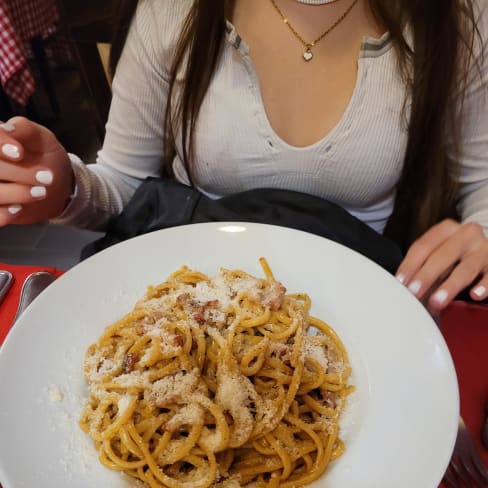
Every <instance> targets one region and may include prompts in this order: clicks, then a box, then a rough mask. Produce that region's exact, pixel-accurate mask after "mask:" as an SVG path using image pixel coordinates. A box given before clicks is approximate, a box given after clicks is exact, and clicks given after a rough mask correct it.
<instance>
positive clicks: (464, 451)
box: [442, 417, 488, 488]
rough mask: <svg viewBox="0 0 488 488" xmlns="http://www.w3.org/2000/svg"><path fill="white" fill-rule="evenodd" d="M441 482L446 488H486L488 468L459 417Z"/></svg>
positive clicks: (487, 484) (487, 485)
mask: <svg viewBox="0 0 488 488" xmlns="http://www.w3.org/2000/svg"><path fill="white" fill-rule="evenodd" d="M442 481H443V482H444V484H445V485H446V486H447V487H448V488H487V487H488V468H487V467H486V466H485V465H484V464H483V461H482V459H481V457H480V455H479V454H478V451H477V450H476V447H475V445H474V443H473V439H472V437H471V434H470V433H469V431H468V429H467V428H466V425H465V424H464V422H463V419H462V418H461V417H460V418H459V429H458V435H457V438H456V445H455V446H454V451H453V454H452V458H451V462H450V463H449V467H448V468H447V471H446V474H445V476H444V479H443V480H442Z"/></svg>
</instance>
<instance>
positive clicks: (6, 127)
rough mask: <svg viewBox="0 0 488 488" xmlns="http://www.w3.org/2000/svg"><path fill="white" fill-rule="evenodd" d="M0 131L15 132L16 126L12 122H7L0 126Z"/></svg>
mask: <svg viewBox="0 0 488 488" xmlns="http://www.w3.org/2000/svg"><path fill="white" fill-rule="evenodd" d="M0 129H3V130H4V131H5V132H13V131H14V130H15V125H14V124H12V123H10V122H5V123H3V124H0Z"/></svg>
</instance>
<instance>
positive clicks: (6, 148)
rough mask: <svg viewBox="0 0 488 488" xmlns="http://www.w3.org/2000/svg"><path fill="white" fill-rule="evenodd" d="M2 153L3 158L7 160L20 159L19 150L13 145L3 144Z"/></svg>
mask: <svg viewBox="0 0 488 488" xmlns="http://www.w3.org/2000/svg"><path fill="white" fill-rule="evenodd" d="M2 153H3V155H4V156H7V158H11V159H19V158H20V149H19V148H18V147H17V146H16V145H15V144H4V145H3V146H2Z"/></svg>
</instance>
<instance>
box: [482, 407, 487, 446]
mask: <svg viewBox="0 0 488 488" xmlns="http://www.w3.org/2000/svg"><path fill="white" fill-rule="evenodd" d="M481 442H482V443H483V446H485V449H488V400H486V403H485V420H484V421H483V425H482V426H481Z"/></svg>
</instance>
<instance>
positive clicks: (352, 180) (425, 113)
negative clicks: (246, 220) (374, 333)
mask: <svg viewBox="0 0 488 488" xmlns="http://www.w3.org/2000/svg"><path fill="white" fill-rule="evenodd" d="M130 3H131V4H132V6H135V4H134V2H130ZM129 6H130V5H129ZM487 40H488V8H487V7H486V2H484V1H482V0H477V1H474V0H473V1H471V0H428V1H426V0H395V1H394V0H234V1H226V0H194V1H193V0H177V1H176V0H140V1H139V5H138V6H137V12H136V13H135V16H134V18H133V21H132V23H131V27H130V30H129V33H128V36H127V41H126V43H125V47H124V49H123V52H122V55H121V57H120V61H119V63H118V66H117V70H116V75H115V78H114V82H113V102H112V107H111V111H110V117H109V121H108V125H107V135H106V139H105V142H104V145H103V148H102V150H101V152H100V154H99V158H98V164H96V165H88V166H85V165H83V164H82V163H81V162H80V161H79V160H77V158H76V157H74V156H68V155H67V154H66V151H65V150H64V149H63V148H62V147H61V146H60V144H59V143H58V142H57V141H56V139H55V138H54V136H53V135H52V134H51V133H50V132H49V131H47V130H46V129H44V128H42V127H39V126H37V125H34V124H32V123H30V122H29V121H27V120H25V119H14V120H12V121H9V123H7V124H4V125H3V126H2V127H3V130H1V131H0V148H1V149H0V150H1V152H2V153H3V154H2V161H0V180H2V181H3V182H2V183H1V184H0V206H1V208H0V225H6V224H9V223H27V222H36V221H40V220H46V219H53V220H54V221H56V222H63V223H71V224H75V225H80V226H86V227H91V228H103V226H104V224H105V223H106V222H107V220H108V219H109V218H110V217H111V216H113V215H116V214H118V213H120V211H121V210H122V209H123V207H124V205H125V204H126V203H127V201H128V199H129V198H130V196H131V195H132V194H133V192H134V191H135V189H136V188H137V186H138V185H139V184H140V182H141V181H142V179H144V178H145V177H146V176H157V175H159V174H160V173H161V171H162V167H163V166H164V167H165V168H169V169H170V170H171V171H172V173H173V174H174V176H175V177H176V179H177V180H179V181H181V182H184V183H187V184H190V183H191V184H194V185H195V186H196V187H197V188H199V189H200V190H201V191H202V192H204V193H205V194H207V195H210V196H214V197H219V196H223V195H226V194H230V193H234V192H237V191H241V190H246V189H251V188H256V187H267V188H284V189H290V190H295V191H301V192H305V193H309V194H313V195H317V196H320V197H323V198H326V199H329V200H332V201H334V202H335V203H338V204H340V205H341V206H343V207H344V208H346V209H347V210H348V211H349V212H351V213H352V214H353V215H355V216H357V217H359V218H360V219H361V220H363V221H364V222H365V223H367V224H368V225H370V226H371V227H373V228H374V229H376V230H377V231H378V232H381V233H384V234H385V235H386V236H388V237H391V238H393V239H395V240H396V241H397V242H398V243H399V244H400V245H401V246H403V248H404V249H407V248H408V252H407V253H406V256H405V259H404V261H403V263H402V264H401V266H400V268H399V270H398V273H397V277H398V279H399V280H400V281H402V282H403V283H404V284H405V285H406V286H408V287H409V289H410V290H411V291H412V293H414V294H415V295H416V296H417V297H419V298H421V299H422V298H425V297H426V296H429V299H428V300H429V307H430V308H431V309H432V310H435V311H438V310H441V309H442V308H444V307H445V306H446V305H447V304H448V303H449V302H450V301H451V300H452V299H453V298H454V296H455V295H456V294H457V293H458V292H459V291H460V290H462V289H464V288H465V287H467V286H471V297H472V298H473V299H474V300H482V299H484V298H486V297H487V296H488V239H487V237H486V235H485V233H486V234H488V100H487V96H488V95H487V93H488V92H487V86H488V59H486V55H484V54H485V48H486V43H487ZM183 141H184V143H183ZM456 212H458V216H457V217H456ZM454 218H456V219H458V220H453V219H454ZM427 294H428V295H427Z"/></svg>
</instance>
